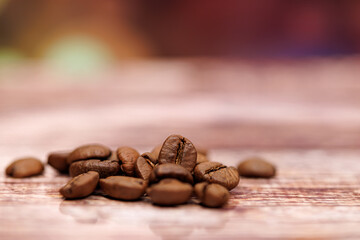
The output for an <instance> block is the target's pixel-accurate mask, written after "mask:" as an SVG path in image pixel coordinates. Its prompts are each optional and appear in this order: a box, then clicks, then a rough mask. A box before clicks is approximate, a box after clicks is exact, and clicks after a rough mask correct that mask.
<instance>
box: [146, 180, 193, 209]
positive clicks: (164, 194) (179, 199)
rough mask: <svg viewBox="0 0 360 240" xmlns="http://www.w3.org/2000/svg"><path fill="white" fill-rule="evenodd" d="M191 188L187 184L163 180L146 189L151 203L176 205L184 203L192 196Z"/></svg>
mask: <svg viewBox="0 0 360 240" xmlns="http://www.w3.org/2000/svg"><path fill="white" fill-rule="evenodd" d="M192 191H193V188H192V186H191V185H190V184H189V183H183V182H180V181H179V180H176V179H163V180H161V181H160V182H159V183H157V184H153V185H151V187H149V188H148V189H147V191H146V192H147V194H148V195H149V197H150V199H151V201H152V202H153V203H154V204H157V205H164V206H169V205H178V204H183V203H186V202H187V201H188V200H189V199H190V197H191V194H192Z"/></svg>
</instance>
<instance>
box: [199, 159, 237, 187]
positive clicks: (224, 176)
mask: <svg viewBox="0 0 360 240" xmlns="http://www.w3.org/2000/svg"><path fill="white" fill-rule="evenodd" d="M194 176H195V180H196V181H197V182H203V181H207V182H209V183H218V184H220V185H222V186H224V187H226V188H227V189H228V190H231V189H233V188H234V187H236V186H237V185H238V184H239V181H240V177H239V173H238V171H237V169H236V168H234V167H227V166H225V165H223V164H221V163H218V162H203V163H200V164H198V165H197V166H196V167H195V169H194Z"/></svg>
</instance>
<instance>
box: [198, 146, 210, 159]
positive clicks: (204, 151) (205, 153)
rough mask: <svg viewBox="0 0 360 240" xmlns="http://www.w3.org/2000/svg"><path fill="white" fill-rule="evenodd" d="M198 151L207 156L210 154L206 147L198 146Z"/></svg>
mask: <svg viewBox="0 0 360 240" xmlns="http://www.w3.org/2000/svg"><path fill="white" fill-rule="evenodd" d="M196 151H197V153H200V154H202V155H204V156H205V157H206V156H207V154H208V150H207V149H206V148H202V147H196Z"/></svg>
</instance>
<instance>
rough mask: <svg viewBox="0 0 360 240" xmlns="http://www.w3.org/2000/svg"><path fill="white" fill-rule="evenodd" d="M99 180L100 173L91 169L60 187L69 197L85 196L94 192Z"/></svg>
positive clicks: (62, 192)
mask: <svg viewBox="0 0 360 240" xmlns="http://www.w3.org/2000/svg"><path fill="white" fill-rule="evenodd" d="M98 182H99V174H98V173H97V172H94V171H89V172H87V173H83V174H80V175H78V176H76V177H74V178H73V179H71V180H70V181H69V182H68V183H67V184H66V185H65V186H63V187H62V188H61V189H60V193H61V194H62V195H63V196H64V197H65V198H67V199H74V198H83V197H86V196H89V195H90V194H91V193H93V192H94V190H95V188H96V186H97V184H98Z"/></svg>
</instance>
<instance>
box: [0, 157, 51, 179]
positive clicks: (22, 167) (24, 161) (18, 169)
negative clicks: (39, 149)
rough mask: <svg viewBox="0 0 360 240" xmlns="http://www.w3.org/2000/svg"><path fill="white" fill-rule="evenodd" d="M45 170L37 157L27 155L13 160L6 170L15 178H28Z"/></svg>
mask: <svg viewBox="0 0 360 240" xmlns="http://www.w3.org/2000/svg"><path fill="white" fill-rule="evenodd" d="M43 171H44V165H43V164H42V162H41V161H40V160H39V159H37V158H32V157H26V158H20V159H17V160H15V161H14V162H12V163H11V164H10V165H9V166H8V167H7V168H6V170H5V172H6V174H7V175H9V176H11V177H14V178H26V177H31V176H35V175H39V174H41V173H42V172H43Z"/></svg>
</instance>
